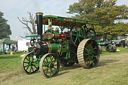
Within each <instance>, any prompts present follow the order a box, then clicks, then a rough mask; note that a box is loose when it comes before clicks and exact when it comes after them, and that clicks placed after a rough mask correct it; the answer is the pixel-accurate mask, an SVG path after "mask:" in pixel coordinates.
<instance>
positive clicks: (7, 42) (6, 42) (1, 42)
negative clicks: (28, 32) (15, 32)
mask: <svg viewBox="0 0 128 85" xmlns="http://www.w3.org/2000/svg"><path fill="white" fill-rule="evenodd" d="M0 44H17V41H14V40H10V39H9V38H5V39H2V40H0Z"/></svg>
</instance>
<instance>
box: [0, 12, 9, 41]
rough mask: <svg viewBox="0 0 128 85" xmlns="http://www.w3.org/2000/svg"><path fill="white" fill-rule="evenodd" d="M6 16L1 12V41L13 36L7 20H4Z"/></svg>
mask: <svg viewBox="0 0 128 85" xmlns="http://www.w3.org/2000/svg"><path fill="white" fill-rule="evenodd" d="M3 16H4V14H3V13H2V12H0V39H3V38H9V35H11V30H10V26H9V25H8V24H7V20H6V19H4V18H3Z"/></svg>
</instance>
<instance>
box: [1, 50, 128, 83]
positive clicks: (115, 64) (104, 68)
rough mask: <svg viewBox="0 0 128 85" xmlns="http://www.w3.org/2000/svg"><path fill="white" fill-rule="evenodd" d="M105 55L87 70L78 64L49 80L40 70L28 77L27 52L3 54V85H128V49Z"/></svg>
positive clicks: (62, 68)
mask: <svg viewBox="0 0 128 85" xmlns="http://www.w3.org/2000/svg"><path fill="white" fill-rule="evenodd" d="M119 49H120V51H119V52H115V53H109V52H102V54H101V57H100V61H99V64H98V65H97V66H96V67H94V68H92V69H83V68H82V67H80V66H79V65H78V64H75V65H74V66H71V67H61V68H60V72H59V74H58V75H57V76H55V77H53V78H45V77H44V76H43V75H41V73H40V72H39V71H38V72H37V73H35V74H32V75H27V74H26V73H24V72H23V71H22V69H21V59H22V58H20V57H19V56H20V55H21V54H23V53H16V54H14V55H9V54H6V55H0V85H128V49H125V48H119Z"/></svg>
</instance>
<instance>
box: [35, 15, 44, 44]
mask: <svg viewBox="0 0 128 85" xmlns="http://www.w3.org/2000/svg"><path fill="white" fill-rule="evenodd" d="M42 19H43V13H42V12H37V13H36V20H37V37H38V42H39V43H40V44H41V41H42Z"/></svg>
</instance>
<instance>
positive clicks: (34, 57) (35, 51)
mask: <svg viewBox="0 0 128 85" xmlns="http://www.w3.org/2000/svg"><path fill="white" fill-rule="evenodd" d="M35 23H37V35H30V36H27V37H31V40H30V43H31V48H29V53H28V54H26V55H25V56H24V57H23V59H22V68H23V70H24V71H25V72H26V73H27V74H32V73H35V72H37V71H38V70H39V69H40V71H41V73H42V74H43V75H44V76H45V77H53V76H55V75H57V74H58V72H59V69H60V65H62V66H72V65H73V64H74V63H78V64H80V66H82V67H83V68H92V67H94V66H96V65H97V63H98V61H99V57H100V54H99V48H98V44H97V42H96V41H95V40H94V38H95V36H94V34H93V33H92V32H91V30H92V29H93V30H94V28H91V29H90V28H88V27H87V24H90V25H95V24H99V23H96V22H89V21H84V20H78V19H72V18H66V17H59V16H51V15H48V16H43V13H40V12H38V13H36V21H35ZM49 23H50V24H49ZM45 25H49V26H48V27H49V28H50V29H49V30H47V31H46V30H45ZM52 26H59V27H60V29H61V32H60V31H54V30H53V29H52ZM42 27H43V29H42ZM65 29H67V30H66V32H64V30H65ZM59 32H60V33H59Z"/></svg>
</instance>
